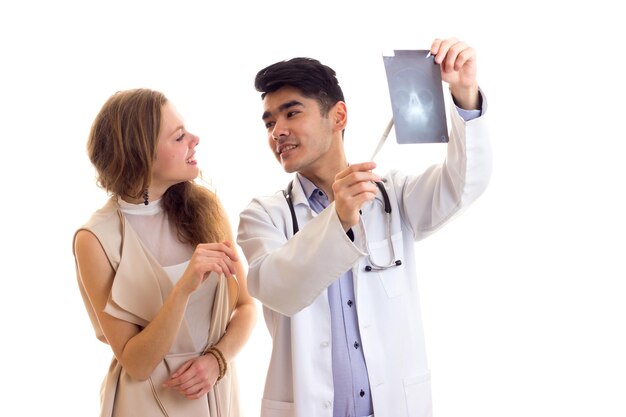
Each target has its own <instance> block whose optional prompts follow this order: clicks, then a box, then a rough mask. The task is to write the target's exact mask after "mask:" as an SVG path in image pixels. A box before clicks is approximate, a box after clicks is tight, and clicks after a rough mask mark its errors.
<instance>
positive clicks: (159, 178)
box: [150, 101, 200, 194]
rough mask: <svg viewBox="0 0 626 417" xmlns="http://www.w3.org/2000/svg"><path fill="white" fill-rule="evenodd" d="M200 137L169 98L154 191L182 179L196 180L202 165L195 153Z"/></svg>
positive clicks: (158, 150)
mask: <svg viewBox="0 0 626 417" xmlns="http://www.w3.org/2000/svg"><path fill="white" fill-rule="evenodd" d="M199 141H200V139H199V138H198V137H197V136H196V135H193V134H191V133H189V132H187V131H186V130H185V126H184V124H183V120H182V117H181V116H180V114H178V112H177V111H176V108H175V107H174V105H173V104H171V103H170V102H169V101H168V102H167V103H165V104H164V105H163V108H162V115H161V128H160V129H159V136H158V145H157V155H156V160H155V161H154V165H153V169H152V183H151V184H150V189H151V193H152V192H154V191H156V192H158V193H159V194H162V193H163V192H165V190H167V188H169V187H171V186H172V185H175V184H178V183H180V182H184V181H189V180H193V179H195V178H196V177H197V176H198V173H199V169H198V166H197V162H196V159H195V157H194V155H195V153H196V151H195V148H196V145H198V143H199Z"/></svg>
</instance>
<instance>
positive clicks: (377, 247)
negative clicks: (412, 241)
mask: <svg viewBox="0 0 626 417" xmlns="http://www.w3.org/2000/svg"><path fill="white" fill-rule="evenodd" d="M391 243H392V245H393V246H392V245H390V244H389V239H385V240H381V241H378V242H369V252H370V256H369V258H368V259H367V263H368V265H371V266H372V267H373V271H370V272H365V273H366V274H367V273H370V274H371V273H375V274H377V275H378V277H379V279H380V281H381V283H382V285H383V288H384V289H385V293H387V296H388V297H389V298H393V297H397V296H399V295H402V294H403V293H404V292H405V289H406V286H405V282H404V280H405V279H406V278H405V272H404V268H405V266H404V265H402V264H400V265H396V264H394V262H396V261H400V262H402V255H403V250H404V247H403V244H402V232H398V233H396V234H394V235H393V236H391ZM389 265H391V266H389ZM376 266H385V267H386V266H389V267H388V268H384V269H382V270H376V268H375V267H376Z"/></svg>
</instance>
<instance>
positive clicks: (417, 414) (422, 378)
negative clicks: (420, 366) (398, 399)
mask: <svg viewBox="0 0 626 417" xmlns="http://www.w3.org/2000/svg"><path fill="white" fill-rule="evenodd" d="M404 394H405V395H406V407H407V415H408V416H409V417H432V415H433V406H432V398H431V395H432V394H431V390H430V372H426V373H425V374H422V375H416V376H411V377H408V378H405V379H404Z"/></svg>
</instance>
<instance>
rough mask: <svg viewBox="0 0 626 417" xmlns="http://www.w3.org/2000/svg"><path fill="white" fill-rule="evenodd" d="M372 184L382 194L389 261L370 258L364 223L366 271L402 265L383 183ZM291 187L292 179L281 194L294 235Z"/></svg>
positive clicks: (295, 224) (295, 229)
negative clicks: (392, 235) (385, 262)
mask: <svg viewBox="0 0 626 417" xmlns="http://www.w3.org/2000/svg"><path fill="white" fill-rule="evenodd" d="M374 184H376V186H377V187H378V189H379V190H380V192H381V194H382V195H383V203H384V209H385V217H386V218H387V221H386V233H387V241H388V245H389V259H390V260H391V261H390V262H389V263H388V264H382V265H381V264H379V263H377V262H375V261H374V259H373V258H372V251H370V248H369V244H368V242H367V234H366V233H365V225H363V232H364V233H363V234H364V235H365V236H364V238H365V239H364V240H365V246H366V248H367V259H368V261H369V263H370V264H369V265H366V266H365V271H367V272H371V271H384V270H385V269H388V268H391V267H393V266H400V265H402V261H401V260H400V259H396V250H395V248H394V245H393V241H392V239H391V203H390V202H389V196H388V195H387V190H385V186H384V185H383V183H382V182H376V183H374ZM292 188H293V180H292V181H290V182H289V185H288V186H287V189H286V190H283V195H284V196H285V200H287V205H288V206H289V211H290V213H291V223H292V227H293V234H294V235H295V234H296V233H298V230H300V229H299V227H298V218H297V217H296V211H295V210H294V207H293V201H292V199H291V190H292Z"/></svg>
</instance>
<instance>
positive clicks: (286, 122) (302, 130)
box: [263, 86, 334, 174]
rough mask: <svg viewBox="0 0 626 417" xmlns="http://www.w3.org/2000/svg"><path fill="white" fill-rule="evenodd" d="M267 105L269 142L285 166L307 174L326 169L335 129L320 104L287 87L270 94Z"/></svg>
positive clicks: (267, 95)
mask: <svg viewBox="0 0 626 417" xmlns="http://www.w3.org/2000/svg"><path fill="white" fill-rule="evenodd" d="M263 108H264V112H263V122H264V123H265V127H266V129H267V140H268V144H269V146H270V149H271V150H272V152H273V153H274V156H276V159H277V160H278V162H280V163H281V165H282V166H283V169H284V170H285V171H286V172H289V173H291V172H296V171H297V172H300V173H303V174H306V173H307V172H315V171H317V170H318V169H323V164H324V161H325V159H326V158H327V157H328V153H329V150H330V149H331V146H332V144H333V132H334V130H333V125H332V123H331V121H330V120H331V118H329V117H328V115H325V116H323V115H322V114H321V113H320V106H319V103H318V102H317V101H316V100H315V99H312V98H306V97H304V96H303V95H302V94H301V92H300V90H298V89H297V88H294V87H289V86H286V87H283V88H280V89H279V90H277V91H275V92H273V93H268V94H266V96H265V98H264V99H263ZM331 113H332V110H331Z"/></svg>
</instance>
